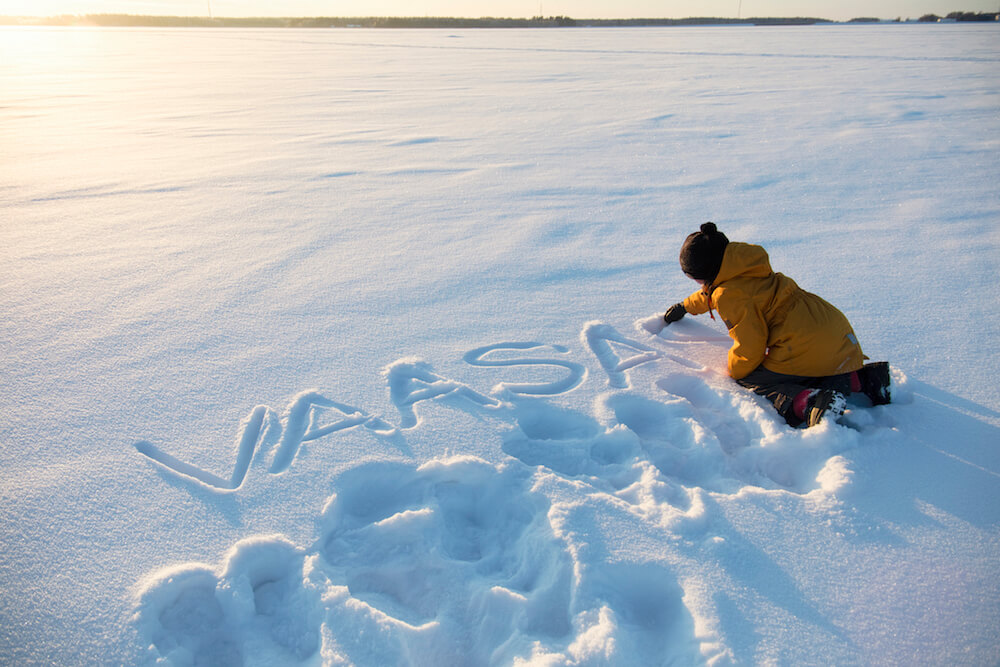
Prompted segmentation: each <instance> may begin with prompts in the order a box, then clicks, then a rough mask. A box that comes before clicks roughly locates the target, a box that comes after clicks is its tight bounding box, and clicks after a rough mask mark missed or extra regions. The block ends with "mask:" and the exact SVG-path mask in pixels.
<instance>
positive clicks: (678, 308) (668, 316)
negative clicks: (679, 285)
mask: <svg viewBox="0 0 1000 667" xmlns="http://www.w3.org/2000/svg"><path fill="white" fill-rule="evenodd" d="M687 312H688V311H687V309H686V308H685V307H684V304H683V303H675V304H674V305H672V306H670V307H669V308H667V312H665V313H663V321H664V322H666V323H667V324H673V323H674V322H676V321H677V320H679V319H681V318H682V317H684V316H685V315H687Z"/></svg>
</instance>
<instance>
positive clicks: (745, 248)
mask: <svg viewBox="0 0 1000 667" xmlns="http://www.w3.org/2000/svg"><path fill="white" fill-rule="evenodd" d="M772 273H774V271H772V270H771V260H770V259H769V258H768V256H767V251H766V250H764V248H762V247H761V246H759V245H752V244H750V243H739V242H736V241H730V243H729V245H727V246H726V253H725V255H723V257H722V266H721V267H720V268H719V275H717V276H716V277H715V282H714V283H713V285H716V286H718V285H722V284H723V283H725V282H726V281H727V280H732V279H733V278H736V277H747V278H767V277H768V276H770V275H771V274H772Z"/></svg>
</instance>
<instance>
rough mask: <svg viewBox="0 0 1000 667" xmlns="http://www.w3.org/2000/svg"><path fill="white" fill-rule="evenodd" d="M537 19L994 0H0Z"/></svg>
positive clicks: (880, 9) (797, 12) (59, 6)
mask: <svg viewBox="0 0 1000 667" xmlns="http://www.w3.org/2000/svg"><path fill="white" fill-rule="evenodd" d="M210 8H211V13H212V15H213V16H217V17H218V16H233V17H236V16H471V17H479V16H497V17H514V18H521V17H529V16H535V15H538V14H539V13H542V14H544V15H545V16H556V15H563V16H570V17H573V18H684V17H689V16H719V17H736V16H742V17H743V18H747V17H753V16H810V17H816V18H825V19H832V20H835V21H844V20H848V19H851V18H855V17H860V16H873V17H878V18H884V19H894V18H896V17H902V18H904V19H905V18H918V17H920V16H922V15H924V14H938V15H939V16H944V15H946V14H948V13H949V12H953V11H968V12H996V11H1000V0H841V1H835V0H701V1H698V0H678V1H676V2H670V1H667V2H665V1H662V0H661V1H659V2H657V1H655V0H0V15H8V16H51V15H56V14H102V13H107V14H152V15H169V16H207V15H208V13H209V9H210Z"/></svg>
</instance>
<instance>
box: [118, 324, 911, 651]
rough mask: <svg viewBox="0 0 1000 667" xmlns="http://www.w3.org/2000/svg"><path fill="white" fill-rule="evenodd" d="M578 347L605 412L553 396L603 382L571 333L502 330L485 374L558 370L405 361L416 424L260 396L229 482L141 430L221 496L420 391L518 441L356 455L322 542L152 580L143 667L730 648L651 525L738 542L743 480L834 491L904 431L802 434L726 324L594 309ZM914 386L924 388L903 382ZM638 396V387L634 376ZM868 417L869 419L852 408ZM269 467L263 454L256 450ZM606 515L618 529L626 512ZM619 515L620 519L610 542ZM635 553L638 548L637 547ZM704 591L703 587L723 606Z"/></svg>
mask: <svg viewBox="0 0 1000 667" xmlns="http://www.w3.org/2000/svg"><path fill="white" fill-rule="evenodd" d="M580 338H581V342H582V344H583V345H584V346H585V347H586V348H588V349H589V350H590V352H592V353H593V355H594V360H595V361H596V362H597V365H598V366H599V367H600V368H601V369H602V371H603V372H604V374H605V375H606V380H607V382H606V387H605V388H604V389H603V390H600V391H599V392H598V393H596V395H595V399H594V401H593V410H592V413H593V414H588V413H585V412H581V411H578V410H573V409H570V408H567V407H563V406H560V405H558V404H557V399H558V397H559V395H561V394H564V393H567V392H570V391H572V390H574V389H576V388H578V387H580V385H581V384H583V382H584V381H585V380H586V378H587V374H588V371H587V368H586V366H584V365H582V364H578V363H575V362H573V361H570V360H569V359H568V358H567V356H566V355H567V354H568V350H566V349H565V348H562V347H556V346H545V345H542V344H537V343H501V344H496V345H490V346H486V347H483V348H479V349H476V350H473V351H471V352H469V353H468V354H467V355H466V356H465V361H466V362H468V363H469V364H471V365H474V366H477V365H478V366H509V367H515V366H518V367H521V368H522V369H532V370H538V369H539V368H541V367H547V368H546V370H547V371H548V372H549V373H550V375H551V374H556V375H558V376H559V377H558V379H556V380H549V381H540V382H532V383H521V384H514V383H501V384H499V385H497V386H496V387H494V388H493V390H492V392H491V393H489V394H485V393H481V392H478V391H476V390H475V389H473V388H472V387H470V386H468V385H465V384H462V383H460V382H456V381H454V380H449V379H447V378H444V377H442V376H440V375H437V374H436V373H435V372H434V371H433V370H432V369H431V367H430V366H429V365H428V364H427V363H425V362H422V361H418V360H413V359H403V360H400V361H398V362H396V363H394V364H391V365H390V366H389V367H388V368H387V369H386V370H385V376H386V380H387V385H388V389H389V394H390V398H391V400H392V401H393V403H394V405H395V406H396V407H397V408H398V410H399V415H398V419H397V420H398V422H399V424H400V425H399V426H393V425H392V424H391V423H390V420H389V419H387V418H382V417H377V416H372V415H369V414H366V413H365V412H364V411H362V410H359V409H356V408H353V407H351V406H346V405H344V404H340V403H337V402H335V401H332V400H330V399H327V398H325V397H324V396H322V395H320V394H319V393H318V392H315V391H308V392H303V393H302V394H300V395H299V396H297V397H295V399H294V400H293V401H292V403H291V405H290V406H289V407H288V409H287V410H286V411H285V413H284V415H283V416H280V417H279V416H278V415H277V414H276V413H275V412H274V411H273V410H271V409H270V408H267V407H265V406H258V407H257V408H255V409H254V410H253V411H252V412H251V415H250V417H249V418H248V419H247V421H246V423H245V424H244V429H243V435H242V436H241V438H240V439H239V442H238V444H237V463H236V465H235V468H234V472H233V475H232V477H231V478H230V479H229V480H224V479H222V478H220V477H217V476H215V475H213V474H211V473H207V472H205V471H202V470H199V469H197V468H195V467H193V466H190V465H187V464H185V463H183V462H181V461H179V460H177V459H175V458H173V457H172V456H170V455H169V454H167V453H165V452H163V451H161V450H160V449H158V448H157V447H155V446H153V445H151V444H149V443H146V442H143V443H138V444H137V449H138V450H139V452H141V453H142V454H144V455H146V456H148V457H150V458H151V459H152V460H154V461H156V462H157V464H159V465H160V466H162V468H163V470H165V471H166V472H167V473H168V474H171V475H177V476H180V477H182V478H184V479H186V480H187V481H188V483H191V484H195V485H200V486H203V487H205V488H208V489H212V490H215V491H217V492H220V493H231V492H237V491H238V490H239V488H240V486H241V484H242V482H243V480H244V479H245V478H246V476H247V475H248V474H260V473H261V472H263V469H264V468H265V467H266V468H267V470H266V472H267V473H270V474H279V473H281V472H283V471H285V470H287V469H288V468H289V467H290V466H292V465H294V462H295V457H296V453H297V452H298V449H299V447H300V446H301V444H302V443H303V442H306V441H309V440H313V439H317V438H320V437H323V436H326V435H328V434H331V433H334V432H338V431H343V430H347V429H368V430H369V431H371V433H372V434H374V435H375V436H376V437H381V438H389V439H392V438H405V434H406V433H408V432H411V431H413V430H415V429H419V428H421V423H422V422H421V419H420V416H419V409H420V408H419V404H420V403H421V402H424V401H435V402H444V403H445V404H447V405H448V406H449V407H452V408H455V409H458V410H465V411H470V412H475V413H476V414H480V415H487V416H488V418H487V420H486V421H484V423H486V424H488V425H489V427H490V428H493V429H494V432H495V436H494V437H495V438H497V439H499V441H500V443H501V447H502V451H503V452H504V453H506V454H507V455H509V457H510V458H508V459H507V460H505V461H503V462H501V463H499V464H496V465H495V464H492V463H490V462H488V461H485V460H482V459H481V458H477V457H472V456H460V457H445V458H438V459H435V460H431V461H428V462H426V463H423V464H422V465H418V464H416V463H408V462H391V461H386V462H376V463H367V464H364V465H360V466H357V467H355V468H353V469H350V470H347V471H346V472H345V473H343V474H342V475H341V476H340V477H339V479H338V480H337V483H336V485H335V492H334V494H333V495H332V496H331V497H330V498H329V500H328V501H327V503H326V506H325V507H324V508H323V510H322V512H321V513H320V517H319V519H318V521H317V538H316V540H315V542H314V543H312V544H310V545H307V546H300V545H296V544H293V543H292V542H291V541H289V540H288V539H287V538H285V537H283V536H280V535H275V536H257V537H251V538H249V539H246V540H243V541H241V542H239V543H238V544H236V545H234V546H233V547H232V548H231V550H230V551H229V553H228V554H227V555H226V556H225V558H224V559H223V562H222V563H220V564H218V565H215V566H213V565H204V564H188V565H181V566H176V567H172V568H168V569H166V570H163V571H160V572H158V573H155V574H153V575H151V576H150V578H149V579H148V580H146V581H144V582H142V584H141V592H140V594H139V596H138V602H137V609H136V613H135V630H136V631H137V633H138V635H139V640H140V642H141V645H142V646H143V647H145V648H144V651H145V658H146V659H148V660H149V661H151V662H152V661H156V660H158V659H166V660H168V661H169V662H171V663H173V664H178V665H186V664H215V665H242V664H259V665H264V664H296V663H302V662H305V663H310V664H312V663H313V662H315V661H316V660H320V661H322V663H323V664H362V665H376V664H401V663H402V664H407V663H408V664H420V665H424V664H426V665H432V664H516V663H518V662H520V661H530V662H532V663H536V664H581V663H590V662H594V661H596V662H599V663H600V662H607V661H614V662H616V663H619V664H626V663H628V664H652V663H657V664H662V663H669V662H672V661H673V662H678V663H683V664H690V663H692V662H698V661H702V660H707V661H709V662H712V661H715V660H719V659H731V658H733V657H734V656H733V655H732V650H731V649H730V647H728V646H727V644H726V641H725V638H724V637H721V636H720V635H719V633H718V632H717V631H716V630H715V629H714V628H716V627H717V625H718V623H717V622H716V619H715V618H714V617H715V616H718V614H719V612H718V610H713V608H712V602H711V595H710V593H708V594H706V592H705V591H703V590H701V588H702V586H701V585H699V583H698V582H696V581H684V582H682V581H681V579H680V577H679V574H678V567H677V566H676V563H675V562H673V563H672V562H671V559H670V557H669V555H667V554H663V553H659V550H657V549H656V547H655V544H656V543H655V542H654V544H653V547H651V550H650V553H648V557H647V558H645V559H644V560H637V559H636V558H635V557H634V555H629V556H625V557H620V554H621V553H622V552H621V551H620V549H619V546H620V545H619V543H620V542H628V543H630V547H631V548H632V552H631V553H632V554H634V553H635V548H636V545H637V544H641V542H642V540H643V539H644V536H645V535H647V534H650V533H652V534H656V535H658V536H661V537H662V535H664V534H667V535H669V536H672V538H671V539H673V540H677V541H681V542H684V541H688V542H690V541H692V540H695V541H698V540H701V541H706V540H707V541H709V542H711V543H713V544H717V543H721V542H724V541H725V537H724V536H722V537H720V536H718V535H715V536H713V535H711V534H710V533H709V532H707V528H706V527H707V526H708V525H709V523H710V522H711V519H712V516H711V515H712V514H713V512H716V511H717V509H716V502H715V500H713V495H714V496H719V495H733V494H739V493H741V491H743V490H744V489H747V488H755V489H766V490H772V491H774V492H778V493H788V494H793V495H799V496H805V495H809V496H811V497H813V498H814V499H815V500H816V501H817V502H820V503H822V502H832V503H835V502H836V500H835V496H836V494H837V493H838V491H839V490H841V489H842V488H844V487H845V486H846V485H849V484H850V476H851V472H850V470H849V469H848V467H847V465H846V462H845V460H844V459H843V458H842V457H840V456H839V454H841V453H842V452H844V451H846V450H848V449H850V448H853V447H855V446H856V445H857V444H858V441H859V438H863V437H865V433H866V431H878V430H882V429H884V427H886V426H891V415H890V414H889V413H888V412H887V409H886V408H877V409H873V410H859V409H857V408H858V407H860V406H855V409H853V410H851V411H850V412H849V413H848V414H847V415H846V420H847V422H848V425H850V426H851V428H845V427H844V426H843V425H839V424H832V423H829V424H823V425H821V426H819V427H817V428H814V429H810V430H808V431H805V430H793V429H790V428H788V427H787V426H785V425H784V423H783V422H782V421H781V420H780V419H779V418H778V417H777V415H775V414H774V413H773V411H772V410H771V408H770V406H768V405H767V404H765V403H764V402H763V401H762V400H761V399H759V398H758V397H756V396H754V395H752V394H750V393H748V392H745V391H743V390H741V389H739V388H736V387H735V386H734V385H733V384H732V383H731V382H729V381H728V380H727V379H726V378H724V377H722V376H721V375H720V374H719V373H718V372H717V371H714V370H712V369H711V368H709V367H707V366H706V365H704V364H703V361H707V360H709V359H714V358H716V357H718V355H719V352H720V348H721V347H722V346H725V345H727V344H728V339H727V338H725V337H724V336H720V335H719V334H718V332H715V331H714V330H712V329H710V328H708V327H705V326H703V325H700V324H698V323H695V322H683V323H679V324H678V325H675V326H672V327H671V328H670V329H669V330H666V331H661V326H660V325H659V316H655V317H651V318H648V319H646V320H642V321H639V322H637V323H636V333H635V334H633V335H631V336H626V335H624V334H622V333H621V332H619V331H617V330H616V329H614V328H613V327H611V326H610V325H607V324H602V323H597V322H592V323H588V324H587V325H585V327H584V329H583V331H582V332H581V337H580ZM895 380H896V387H895V390H896V398H897V400H899V399H903V400H906V396H907V393H908V391H907V389H906V386H905V378H903V377H902V376H901V375H897V376H896V378H895ZM637 387H641V388H637ZM851 420H853V422H852V421H851ZM265 458H269V459H270V462H269V464H267V465H266V466H265V465H253V464H254V463H258V462H260V463H263V461H262V459H265ZM609 517H614V521H613V522H612V523H611V524H608V519H609ZM607 525H615V526H616V530H617V531H624V533H625V534H619V533H616V534H614V535H611V534H607V531H606V527H607ZM640 551H641V550H640ZM706 595H707V597H706Z"/></svg>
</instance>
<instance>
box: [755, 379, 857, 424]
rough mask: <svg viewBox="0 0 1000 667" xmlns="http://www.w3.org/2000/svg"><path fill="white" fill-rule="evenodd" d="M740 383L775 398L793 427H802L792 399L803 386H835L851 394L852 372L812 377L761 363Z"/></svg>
mask: <svg viewBox="0 0 1000 667" xmlns="http://www.w3.org/2000/svg"><path fill="white" fill-rule="evenodd" d="M736 382H737V383H738V384H740V385H742V386H744V387H746V388H747V389H751V390H753V392H754V393H755V394H759V395H761V396H763V397H764V398H766V399H767V400H769V401H771V403H773V404H774V409H775V410H777V411H778V414H780V415H781V416H782V417H784V418H785V421H786V422H788V424H789V425H790V426H798V425H799V424H801V423H802V419H800V418H799V417H797V416H795V410H794V409H793V408H792V402H793V401H794V400H795V397H796V396H797V395H798V394H799V392H801V391H802V390H803V389H833V390H834V391H839V392H840V393H842V394H844V395H847V394H850V393H851V374H850V373H844V374H843V375H831V376H829V377H819V378H811V377H803V376H801V375H785V374H784V373H775V372H774V371H769V370H767V369H766V368H764V367H763V366H758V367H757V368H756V369H755V370H753V371H751V372H750V374H749V375H747V376H746V377H745V378H742V379H740V380H737V381H736Z"/></svg>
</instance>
